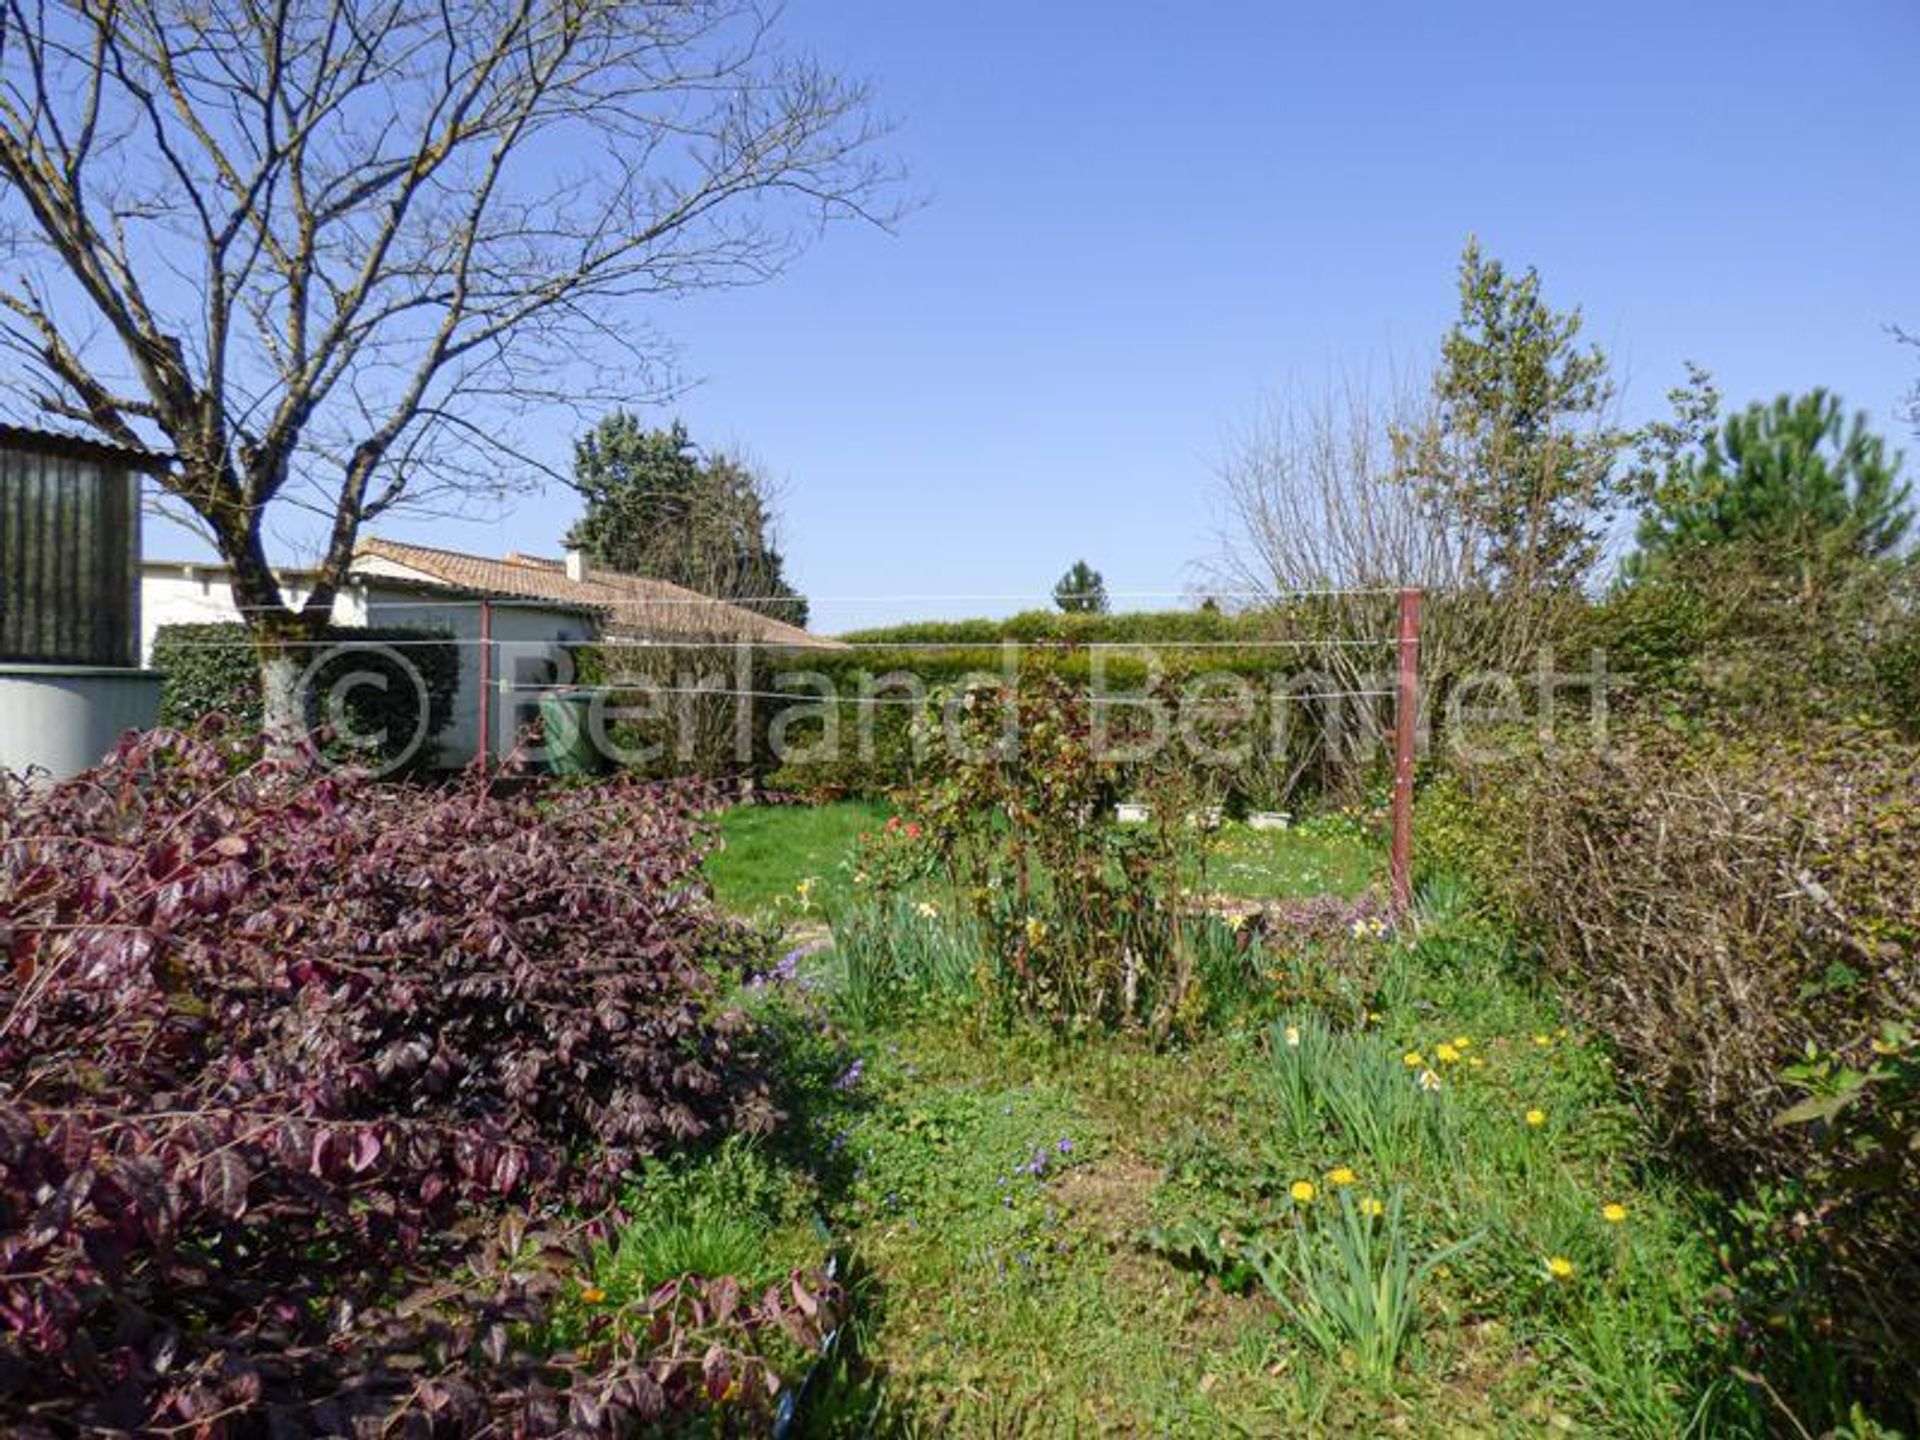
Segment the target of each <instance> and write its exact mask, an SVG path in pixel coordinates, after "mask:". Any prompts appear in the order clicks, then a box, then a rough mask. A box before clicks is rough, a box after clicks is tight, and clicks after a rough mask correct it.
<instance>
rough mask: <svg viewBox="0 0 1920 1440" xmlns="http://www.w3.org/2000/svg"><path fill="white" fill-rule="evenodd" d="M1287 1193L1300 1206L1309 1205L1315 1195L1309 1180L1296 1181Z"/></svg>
mask: <svg viewBox="0 0 1920 1440" xmlns="http://www.w3.org/2000/svg"><path fill="white" fill-rule="evenodd" d="M1287 1193H1288V1194H1289V1195H1291V1196H1293V1198H1294V1199H1295V1200H1297V1201H1299V1202H1300V1203H1301V1204H1302V1205H1307V1204H1311V1203H1312V1201H1313V1197H1314V1194H1315V1191H1314V1188H1313V1182H1312V1181H1311V1180H1296V1181H1294V1182H1293V1184H1292V1185H1291V1186H1290V1187H1289V1188H1288V1190H1287Z"/></svg>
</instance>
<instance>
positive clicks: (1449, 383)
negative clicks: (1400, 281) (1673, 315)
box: [1393, 239, 1627, 592]
mask: <svg viewBox="0 0 1920 1440" xmlns="http://www.w3.org/2000/svg"><path fill="white" fill-rule="evenodd" d="M1459 288H1460V315H1459V318H1458V320H1456V321H1455V322H1454V325H1453V328H1452V329H1451V330H1449V331H1448V332H1447V336H1446V338H1445V340H1444V341H1443V342H1442V346H1441V356H1440V366H1439V369H1438V371H1437V372H1436V373H1435V376H1434V382H1433V400H1434V405H1433V411H1432V414H1431V417H1430V418H1429V419H1428V420H1427V421H1426V422H1425V423H1423V424H1421V425H1419V426H1417V427H1415V428H1412V429H1404V430H1397V431H1396V432H1395V434H1394V436H1393V444H1394V462H1395V463H1394V469H1395V474H1396V476H1397V477H1398V478H1399V479H1401V480H1402V481H1403V482H1405V483H1408V484H1412V485H1415V486H1417V487H1418V489H1419V492H1420V494H1421V496H1422V498H1423V499H1424V500H1425V501H1426V502H1427V503H1428V504H1429V505H1431V506H1432V507H1433V508H1434V510H1435V512H1436V513H1437V514H1438V515H1440V516H1441V517H1443V518H1444V519H1445V520H1446V522H1447V523H1448V524H1450V525H1452V526H1454V527H1457V528H1458V529H1459V531H1460V532H1461V533H1462V535H1463V536H1464V537H1465V539H1466V542H1467V544H1468V545H1469V546H1470V547H1471V551H1472V554H1473V558H1474V560H1475V562H1476V564H1477V567H1478V568H1479V569H1480V571H1481V572H1482V573H1483V574H1484V575H1485V577H1486V578H1487V580H1488V582H1489V583H1490V584H1492V585H1493V586H1495V587H1497V588H1500V589H1504V590H1507V591H1509V592H1525V591H1530V590H1534V589H1539V588H1549V589H1551V588H1569V587H1572V586H1575V585H1578V584H1579V583H1580V582H1581V581H1582V580H1583V579H1584V578H1585V577H1586V576H1587V574H1588V573H1589V572H1590V571H1591V569H1592V567H1593V564H1594V562H1595V561H1596V560H1597V559H1598V557H1599V553H1600V547H1601V543H1602V540H1603V538H1604V535H1605V530H1606V517H1607V513H1608V511H1609V509H1610V507H1611V505H1612V503H1613V500H1614V489H1615V485H1614V474H1613V471H1614V462H1615V461H1616V459H1617V458H1618V457H1619V455H1620V452H1621V451H1622V449H1623V448H1624V447H1625V445H1626V444H1627V437H1626V436H1625V435H1624V434H1623V433H1622V432H1621V431H1619V430H1617V429H1615V428H1614V427H1613V426H1611V425H1610V424H1609V423H1608V422H1607V416H1608V412H1609V410H1610V407H1611V405H1612V402H1613V394H1614V390H1613V381H1612V378H1611V375H1610V373H1609V369H1608V363H1607V357H1606V355H1605V354H1604V353H1603V352H1602V351H1601V350H1600V349H1599V347H1598V346H1588V347H1585V348H1582V347H1581V346H1580V344H1579V337H1580V326H1581V317H1580V312H1579V310H1577V309H1575V310H1571V311H1567V312H1564V313H1562V312H1559V311H1556V310H1554V309H1552V308H1551V307H1550V306H1548V305H1547V303H1546V302H1545V301H1544V300H1543V299H1542V298H1541V296H1540V276H1539V274H1538V273H1537V272H1536V271H1534V270H1532V269H1528V270H1527V271H1526V272H1525V273H1524V274H1518V275H1516V274H1513V273H1510V272H1509V271H1508V270H1507V269H1506V267H1505V266H1504V265H1502V264H1501V263H1500V262H1499V261H1498V260H1494V259H1490V258H1488V257H1486V256H1484V255H1482V254H1481V252H1480V246H1479V244H1478V242H1477V241H1475V240H1473V239H1469V240H1468V241H1467V245H1466V249H1465V251H1464V252H1463V253H1462V255H1461V257H1460V282H1459Z"/></svg>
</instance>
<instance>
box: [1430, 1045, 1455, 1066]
mask: <svg viewBox="0 0 1920 1440" xmlns="http://www.w3.org/2000/svg"><path fill="white" fill-rule="evenodd" d="M1433 1057H1434V1059H1436V1060H1438V1061H1439V1062H1440V1063H1441V1064H1442V1065H1451V1064H1453V1062H1454V1061H1456V1060H1458V1059H1459V1058H1460V1052H1459V1051H1458V1050H1456V1049H1454V1048H1453V1046H1451V1045H1449V1044H1447V1042H1446V1041H1444V1040H1442V1041H1441V1042H1440V1044H1439V1045H1438V1046H1437V1047H1436V1048H1435V1050H1434V1052H1433Z"/></svg>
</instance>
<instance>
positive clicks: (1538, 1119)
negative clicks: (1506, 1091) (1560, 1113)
mask: <svg viewBox="0 0 1920 1440" xmlns="http://www.w3.org/2000/svg"><path fill="white" fill-rule="evenodd" d="M1546 1123H1547V1112H1546V1111H1544V1110H1529V1111H1527V1124H1529V1125H1531V1126H1532V1127H1533V1128H1534V1129H1536V1130H1538V1129H1539V1128H1540V1127H1541V1126H1542V1125H1544V1124H1546Z"/></svg>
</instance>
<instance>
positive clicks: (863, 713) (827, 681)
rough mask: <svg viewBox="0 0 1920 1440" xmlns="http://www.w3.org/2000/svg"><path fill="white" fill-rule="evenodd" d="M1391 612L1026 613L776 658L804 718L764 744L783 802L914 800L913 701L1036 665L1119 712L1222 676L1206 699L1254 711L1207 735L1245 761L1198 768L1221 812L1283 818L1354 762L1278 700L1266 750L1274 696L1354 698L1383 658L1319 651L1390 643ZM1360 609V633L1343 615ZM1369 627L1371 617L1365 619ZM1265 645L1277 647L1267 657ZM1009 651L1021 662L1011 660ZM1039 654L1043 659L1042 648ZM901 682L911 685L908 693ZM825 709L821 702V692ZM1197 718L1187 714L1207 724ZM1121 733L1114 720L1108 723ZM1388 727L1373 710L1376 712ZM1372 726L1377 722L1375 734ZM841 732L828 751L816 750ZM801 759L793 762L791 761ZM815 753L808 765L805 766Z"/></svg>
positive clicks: (1298, 709)
mask: <svg viewBox="0 0 1920 1440" xmlns="http://www.w3.org/2000/svg"><path fill="white" fill-rule="evenodd" d="M1391 603H1392V602H1391V600H1390V599H1385V598H1382V597H1375V596H1369V597H1360V598H1358V599H1350V598H1346V597H1331V598H1329V599H1328V600H1326V601H1303V602H1300V603H1297V604H1294V605H1290V606H1287V607H1285V608H1281V609H1271V610H1262V611H1258V612H1248V613H1242V614H1233V615H1229V614H1224V613H1221V612H1218V611H1210V610H1172V611H1143V612H1134V613H1129V614H1119V615H1084V614H1072V615H1069V614H1057V613H1054V612H1051V611H1028V612H1025V613H1022V614H1019V615H1014V616H1012V617H1010V618H1007V619H1004V620H985V619H975V620H955V621H929V622H922V623H916V624H907V625H896V626H890V627H886V628H882V629H873V630H863V631H855V632H853V633H851V634H848V635H846V636H844V637H843V638H844V639H846V640H847V641H848V642H849V643H850V644H852V645H854V646H856V647H857V648H855V649H851V650H846V651H828V652H809V653H806V654H804V655H789V656H785V657H782V664H781V665H779V666H778V667H777V668H776V674H775V679H774V685H775V688H779V689H791V690H794V691H795V692H796V698H797V701H798V703H799V706H800V707H801V708H800V709H799V710H798V711H797V712H795V711H789V712H788V713H787V714H786V716H785V718H784V719H779V720H775V721H774V722H773V724H774V727H775V734H776V736H777V737H778V738H781V739H783V740H784V741H785V742H786V747H787V750H788V752H789V758H788V760H787V762H786V763H785V764H784V765H782V767H781V768H780V769H779V770H778V771H776V772H775V775H774V781H775V783H776V784H779V785H781V786H783V787H784V788H789V789H795V790H802V791H819V792H831V793H864V794H871V793H877V792H884V791H889V790H895V789H898V788H901V787H903V786H906V785H910V784H911V783H913V781H914V780H915V779H916V778H917V771H918V765H917V757H916V756H915V754H914V752H913V745H912V740H911V736H910V733H909V731H910V720H911V717H912V715H913V713H914V710H915V707H914V706H913V705H912V704H910V703H903V702H906V701H910V700H911V699H913V698H915V697H916V696H919V695H922V694H926V693H930V692H933V691H937V690H940V689H942V688H944V687H951V686H955V685H958V684H961V683H962V682H964V681H966V680H967V679H968V678H969V677H975V676H980V675H990V676H994V677H996V678H1003V677H1004V676H1006V674H1007V673H1008V671H1009V669H1010V667H1012V666H1014V665H1017V664H1019V663H1022V662H1024V663H1026V664H1028V665H1038V666H1040V667H1041V668H1043V669H1044V670H1045V671H1046V673H1048V674H1049V675H1053V676H1058V677H1060V678H1061V679H1063V680H1065V681H1067V682H1068V683H1070V684H1072V685H1075V686H1077V687H1082V688H1086V689H1091V690H1094V691H1097V692H1099V693H1103V694H1109V693H1110V694H1113V695H1114V696H1115V698H1116V699H1117V700H1120V701H1124V700H1125V699H1126V698H1127V697H1128V696H1130V695H1138V694H1141V693H1144V692H1145V691H1146V690H1147V689H1148V688H1149V687H1150V686H1151V685H1153V684H1154V683H1155V682H1156V681H1158V682H1160V683H1162V684H1164V685H1166V686H1169V687H1171V688H1172V689H1173V690H1175V691H1176V692H1177V691H1180V690H1182V689H1183V688H1185V687H1188V686H1191V685H1193V684H1194V683H1195V682H1196V681H1198V680H1199V679H1200V678H1201V677H1203V676H1205V677H1219V682H1220V689H1219V691H1218V693H1217V694H1216V695H1215V696H1213V697H1212V698H1214V699H1217V700H1219V701H1221V702H1223V704H1222V706H1221V712H1222V713H1223V714H1224V713H1226V711H1227V710H1228V708H1229V707H1228V706H1227V705H1226V704H1225V703H1224V702H1226V701H1229V700H1231V699H1232V698H1233V692H1235V691H1239V692H1242V693H1250V694H1251V695H1252V697H1253V702H1254V703H1253V704H1252V705H1251V707H1250V708H1249V709H1248V710H1247V711H1246V712H1245V714H1244V715H1242V716H1240V717H1238V718H1231V719H1227V720H1224V721H1223V722H1222V724H1221V725H1219V726H1213V727H1209V735H1208V742H1209V744H1210V745H1211V746H1212V747H1214V748H1215V749H1216V750H1217V751H1226V750H1231V749H1235V748H1242V749H1244V750H1245V752H1246V753H1245V757H1244V758H1242V759H1237V760H1233V761H1231V762H1228V761H1223V760H1219V759H1209V760H1207V761H1205V762H1204V763H1205V765H1206V767H1207V768H1208V769H1209V770H1211V771H1212V772H1213V773H1212V774H1211V775H1210V777H1209V779H1210V782H1211V783H1212V784H1214V785H1216V786H1217V787H1218V788H1220V789H1221V790H1223V791H1224V793H1225V794H1226V796H1227V800H1228V803H1229V804H1230V805H1233V806H1235V807H1236V808H1237V807H1241V806H1245V807H1248V808H1266V807H1278V806H1284V805H1287V804H1290V803H1292V802H1293V801H1294V800H1295V798H1296V797H1297V794H1298V792H1299V790H1300V788H1301V787H1302V786H1303V785H1304V786H1305V787H1306V788H1308V789H1310V790H1319V789H1325V788H1330V787H1334V786H1337V785H1339V784H1341V783H1343V782H1344V780H1346V779H1350V778H1351V776H1352V770H1353V767H1352V765H1351V757H1336V756H1334V755H1332V754H1331V753H1329V751H1328V748H1327V747H1325V746H1323V745H1321V744H1320V743H1319V737H1320V734H1321V720H1322V718H1323V709H1324V707H1323V704H1322V702H1320V701H1317V700H1306V701H1290V702H1289V703H1288V704H1287V706H1286V707H1285V722H1284V723H1285V724H1286V725H1287V729H1286V731H1285V733H1284V738H1283V739H1282V740H1281V741H1280V742H1279V743H1278V744H1276V742H1275V725H1276V711H1277V710H1280V709H1281V707H1280V706H1278V705H1276V703H1275V697H1276V696H1277V695H1278V694H1280V693H1282V692H1286V691H1292V692H1294V693H1297V694H1306V695H1315V696H1318V695H1322V694H1324V693H1325V692H1327V691H1338V690H1342V689H1345V688H1350V686H1349V682H1348V681H1347V680H1346V679H1345V678H1344V677H1346V676H1347V675H1349V674H1350V673H1351V671H1352V668H1353V667H1354V666H1355V665H1356V664H1357V665H1360V666H1364V667H1367V668H1370V669H1374V670H1379V671H1381V672H1382V673H1385V672H1386V671H1388V670H1390V668H1391V666H1392V664H1393V653H1392V647H1391V646H1390V645H1389V644H1385V643H1383V644H1382V645H1381V646H1380V647H1379V649H1378V652H1377V654H1376V653H1373V652H1372V651H1368V650H1364V649H1362V648H1353V647H1347V648H1343V649H1341V650H1340V651H1339V652H1337V653H1338V660H1339V664H1338V665H1337V666H1336V665H1333V664H1332V663H1331V657H1332V655H1333V654H1334V653H1335V652H1329V651H1322V650H1318V649H1316V648H1315V644H1314V642H1316V641H1320V640H1326V639H1335V638H1339V637H1341V636H1343V635H1344V634H1349V633H1351V632H1352V630H1353V629H1354V628H1356V623H1357V628H1360V629H1362V630H1369V629H1377V633H1379V634H1381V635H1385V634H1387V633H1388V630H1389V628H1390V626H1389V623H1388V622H1389V617H1390V614H1391ZM1356 605H1363V606H1366V607H1367V610H1366V617H1367V620H1370V621H1372V624H1368V623H1366V622H1365V621H1359V620H1358V617H1356V615H1355V614H1354V613H1353V607H1354V606H1356ZM1375 612H1378V618H1377V619H1376V618H1375ZM1276 642H1277V643H1276ZM1008 647H1018V649H1017V650H1010V649H1009V648H1008ZM1049 647H1051V648H1049ZM909 677H910V678H909ZM823 684H824V686H825V687H826V688H828V689H829V690H830V691H831V694H832V695H833V697H834V699H833V700H832V701H831V702H829V701H826V700H824V699H823V698H822V696H821V689H822V686H823ZM1204 708H1205V707H1204V705H1202V706H1198V707H1195V709H1196V711H1198V710H1204ZM1110 713H1111V714H1112V715H1113V716H1114V717H1115V718H1116V719H1121V720H1124V718H1125V717H1126V713H1127V712H1126V711H1125V709H1124V708H1122V707H1116V708H1115V709H1114V710H1113V711H1112V712H1110ZM1379 713H1380V716H1384V714H1385V710H1384V708H1381V709H1380V712H1379ZM1376 723H1378V722H1377V721H1376ZM830 731H837V737H838V743H837V745H827V744H824V743H822V742H824V741H826V740H827V739H828V736H829V732H830ZM796 747H799V748H800V749H801V750H802V751H803V754H802V755H801V756H800V757H798V758H795V757H793V756H792V751H793V749H794V748H796ZM809 748H814V749H815V750H816V753H813V754H806V753H804V752H805V751H806V750H807V749H809Z"/></svg>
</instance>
